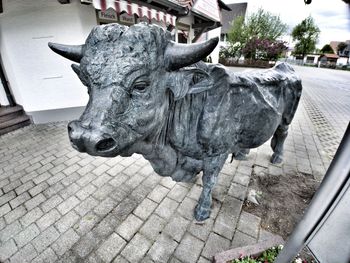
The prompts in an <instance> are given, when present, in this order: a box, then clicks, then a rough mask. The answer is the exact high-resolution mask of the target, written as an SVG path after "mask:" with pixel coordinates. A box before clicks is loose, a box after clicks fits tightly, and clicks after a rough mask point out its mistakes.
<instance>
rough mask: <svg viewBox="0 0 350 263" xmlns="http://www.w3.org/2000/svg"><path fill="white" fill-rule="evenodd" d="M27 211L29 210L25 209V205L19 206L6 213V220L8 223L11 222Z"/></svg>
mask: <svg viewBox="0 0 350 263" xmlns="http://www.w3.org/2000/svg"><path fill="white" fill-rule="evenodd" d="M26 212H27V210H26V209H25V207H24V206H19V207H17V208H16V209H14V210H12V211H11V212H8V213H7V214H6V215H5V221H6V223H7V224H11V223H12V222H13V221H15V220H17V219H18V218H20V217H22V216H23V215H24V214H25V213H26Z"/></svg>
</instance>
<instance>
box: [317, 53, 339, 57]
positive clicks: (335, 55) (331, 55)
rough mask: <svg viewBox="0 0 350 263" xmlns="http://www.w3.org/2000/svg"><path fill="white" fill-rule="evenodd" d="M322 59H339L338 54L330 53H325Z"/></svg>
mask: <svg viewBox="0 0 350 263" xmlns="http://www.w3.org/2000/svg"><path fill="white" fill-rule="evenodd" d="M321 57H326V58H339V56H338V55H337V54H330V53H325V54H323V55H321Z"/></svg>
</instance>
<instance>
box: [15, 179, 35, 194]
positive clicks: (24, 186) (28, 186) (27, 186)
mask: <svg viewBox="0 0 350 263" xmlns="http://www.w3.org/2000/svg"><path fill="white" fill-rule="evenodd" d="M32 187H34V183H33V182H32V181H29V182H26V183H25V184H22V185H20V186H19V187H17V188H16V189H15V191H16V194H17V195H20V194H22V193H24V192H25V191H27V190H29V189H31V188H32Z"/></svg>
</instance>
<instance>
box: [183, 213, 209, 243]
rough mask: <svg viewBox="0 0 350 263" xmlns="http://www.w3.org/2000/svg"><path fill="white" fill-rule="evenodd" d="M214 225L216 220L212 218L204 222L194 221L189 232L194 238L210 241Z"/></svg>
mask: <svg viewBox="0 0 350 263" xmlns="http://www.w3.org/2000/svg"><path fill="white" fill-rule="evenodd" d="M213 225H214V220H213V219H212V218H209V219H207V220H205V221H202V222H197V221H195V220H194V221H192V222H191V224H190V226H189V228H188V230H187V231H188V232H189V233H191V234H192V235H193V236H195V237H197V238H199V239H201V240H203V241H206V240H207V239H208V236H209V234H210V232H211V231H212V228H213Z"/></svg>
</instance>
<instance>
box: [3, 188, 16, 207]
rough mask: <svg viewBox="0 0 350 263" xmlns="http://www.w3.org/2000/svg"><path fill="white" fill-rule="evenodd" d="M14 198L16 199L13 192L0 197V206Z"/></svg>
mask: <svg viewBox="0 0 350 263" xmlns="http://www.w3.org/2000/svg"><path fill="white" fill-rule="evenodd" d="M14 198H16V194H15V192H14V191H11V192H8V193H7V194H4V195H3V196H0V205H3V204H6V203H7V202H9V201H10V200H12V199H14Z"/></svg>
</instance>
